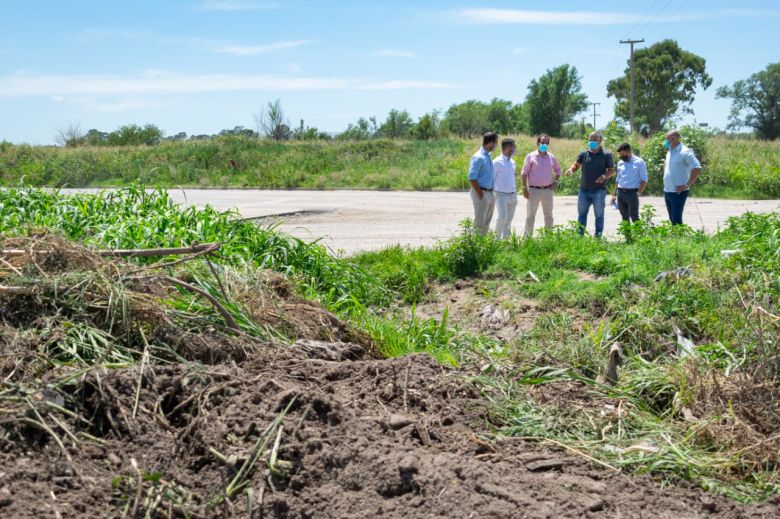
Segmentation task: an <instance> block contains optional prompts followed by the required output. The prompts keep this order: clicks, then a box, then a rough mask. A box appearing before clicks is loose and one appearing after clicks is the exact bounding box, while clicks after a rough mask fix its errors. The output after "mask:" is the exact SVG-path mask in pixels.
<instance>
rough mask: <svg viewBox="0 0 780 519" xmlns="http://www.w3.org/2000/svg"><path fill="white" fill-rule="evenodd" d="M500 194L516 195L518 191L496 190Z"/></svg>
mask: <svg viewBox="0 0 780 519" xmlns="http://www.w3.org/2000/svg"><path fill="white" fill-rule="evenodd" d="M496 193H498V194H499V195H514V194H515V193H517V191H496Z"/></svg>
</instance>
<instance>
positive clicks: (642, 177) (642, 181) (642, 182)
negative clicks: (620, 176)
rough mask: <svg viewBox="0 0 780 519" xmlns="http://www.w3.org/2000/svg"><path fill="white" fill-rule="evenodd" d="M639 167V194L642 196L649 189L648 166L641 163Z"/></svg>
mask: <svg viewBox="0 0 780 519" xmlns="http://www.w3.org/2000/svg"><path fill="white" fill-rule="evenodd" d="M637 167H638V168H639V194H640V195H641V194H642V193H643V192H644V190H645V188H646V187H647V178H648V177H647V164H645V162H644V161H641V162H639V163H638V164H637Z"/></svg>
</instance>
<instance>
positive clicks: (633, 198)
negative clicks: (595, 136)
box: [612, 142, 647, 222]
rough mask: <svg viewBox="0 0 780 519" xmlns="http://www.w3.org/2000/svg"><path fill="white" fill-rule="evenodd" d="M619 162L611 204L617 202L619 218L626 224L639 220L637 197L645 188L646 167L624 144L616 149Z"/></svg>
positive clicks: (629, 147)
mask: <svg viewBox="0 0 780 519" xmlns="http://www.w3.org/2000/svg"><path fill="white" fill-rule="evenodd" d="M617 152H618V155H620V160H619V161H618V166H617V181H616V182H615V192H614V193H613V194H612V203H613V204H614V203H615V202H616V201H617V206H618V209H619V210H620V216H621V217H622V218H623V221H624V222H626V221H628V220H629V219H630V220H631V221H632V222H636V221H637V220H639V195H641V194H642V191H644V190H645V188H646V187H647V165H646V164H645V161H644V160H642V159H640V158H639V157H637V156H636V155H634V154H633V153H631V145H630V144H629V143H627V142H624V143H623V144H621V145H620V146H618V149H617Z"/></svg>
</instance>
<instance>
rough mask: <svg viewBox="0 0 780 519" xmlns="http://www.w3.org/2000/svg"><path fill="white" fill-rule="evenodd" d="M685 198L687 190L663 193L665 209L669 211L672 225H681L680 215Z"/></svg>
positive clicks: (686, 198)
mask: <svg viewBox="0 0 780 519" xmlns="http://www.w3.org/2000/svg"><path fill="white" fill-rule="evenodd" d="M686 200H688V191H683V192H682V193H664V201H665V202H666V210H667V211H668V212H669V221H670V222H672V225H682V223H683V221H682V215H683V209H685V201H686Z"/></svg>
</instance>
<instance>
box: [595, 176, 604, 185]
mask: <svg viewBox="0 0 780 519" xmlns="http://www.w3.org/2000/svg"><path fill="white" fill-rule="evenodd" d="M606 181H607V176H606V175H601V176H599V177H598V178H597V179H596V181H595V182H596V184H603V183H604V182H606Z"/></svg>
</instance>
